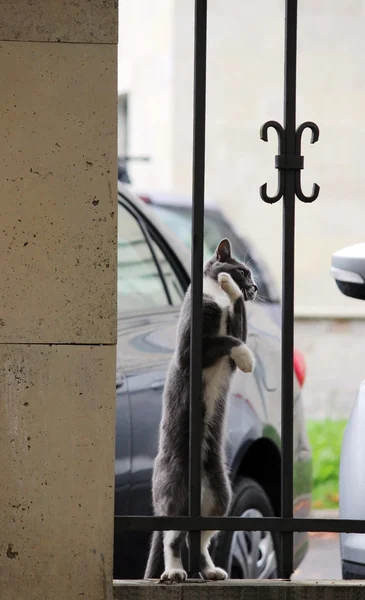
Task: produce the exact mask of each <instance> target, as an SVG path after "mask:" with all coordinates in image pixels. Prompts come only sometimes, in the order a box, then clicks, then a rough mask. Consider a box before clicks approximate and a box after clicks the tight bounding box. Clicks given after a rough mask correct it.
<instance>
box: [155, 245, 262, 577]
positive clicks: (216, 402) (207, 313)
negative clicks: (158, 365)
mask: <svg viewBox="0 0 365 600" xmlns="http://www.w3.org/2000/svg"><path fill="white" fill-rule="evenodd" d="M256 291H257V286H256V284H255V282H254V279H253V276H252V274H251V271H250V269H249V268H248V267H247V266H246V265H245V264H243V263H240V262H238V261H236V260H235V259H234V258H233V257H232V254H231V244H230V242H229V240H227V239H224V240H222V241H221V242H220V244H219V245H218V247H217V249H216V251H215V254H214V255H213V257H212V258H211V259H210V260H209V261H207V262H206V264H205V265H204V269H203V392H202V393H203V398H202V410H203V433H202V471H201V473H202V475H201V477H202V486H201V487H202V501H201V514H202V516H224V515H225V514H227V512H228V510H229V505H230V501H231V486H230V482H229V477H228V470H227V467H226V464H225V456H224V423H225V413H226V400H227V393H228V388H229V384H230V381H231V378H232V375H233V372H234V371H235V369H236V366H237V367H238V368H239V369H241V370H242V371H244V372H245V373H250V372H251V371H252V370H253V369H254V358H253V355H252V353H251V351H250V350H249V348H248V347H247V346H246V343H245V342H246V337H247V325H246V312H245V306H244V300H253V299H254V298H255V295H256ZM190 309H191V292H190V287H189V289H188V291H187V293H186V296H185V299H184V301H183V304H182V307H181V311H180V317H179V322H178V328H177V346H176V350H175V353H174V355H173V357H172V360H171V363H170V366H169V370H168V374H167V379H166V384H165V389H164V394H163V410H162V419H161V425H160V438H159V450H158V455H157V457H156V460H155V464H154V471H153V480H152V496H153V508H154V513H155V515H157V516H182V515H187V514H188V465H189V361H190ZM215 533H216V532H214V531H202V532H201V572H202V575H203V576H204V578H205V579H211V580H214V579H215V580H216V579H226V577H227V573H226V572H225V571H224V570H223V569H220V568H219V567H216V566H215V565H214V563H213V561H212V559H211V557H210V554H209V551H208V548H209V543H210V540H211V538H212V536H213V535H214V534H215ZM186 538H187V533H186V532H183V531H164V532H157V531H155V532H154V533H153V535H152V544H151V549H150V554H149V558H148V563H147V567H146V572H145V578H146V579H149V578H161V580H163V581H183V580H184V579H186V577H187V574H186V572H185V571H184V569H183V564H182V560H181V550H182V547H183V545H184V544H185V543H186ZM161 573H162V574H161Z"/></svg>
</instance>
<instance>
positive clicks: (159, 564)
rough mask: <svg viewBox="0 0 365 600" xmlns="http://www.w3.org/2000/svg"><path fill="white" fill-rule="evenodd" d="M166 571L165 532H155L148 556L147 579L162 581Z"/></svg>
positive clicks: (145, 576) (145, 575)
mask: <svg viewBox="0 0 365 600" xmlns="http://www.w3.org/2000/svg"><path fill="white" fill-rule="evenodd" d="M163 570H164V561H163V532H162V531H154V532H153V534H152V540H151V548H150V553H149V556H148V561H147V566H146V571H145V574H144V578H145V579H160V577H161V575H162V573H163Z"/></svg>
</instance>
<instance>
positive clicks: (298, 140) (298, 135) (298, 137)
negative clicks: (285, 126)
mask: <svg viewBox="0 0 365 600" xmlns="http://www.w3.org/2000/svg"><path fill="white" fill-rule="evenodd" d="M305 129H310V130H311V132H312V136H311V140H310V143H311V144H315V143H316V142H318V139H319V129H318V126H317V125H316V124H315V123H312V121H306V122H305V123H302V124H301V125H299V127H298V129H297V130H296V132H295V151H296V154H298V155H300V153H301V145H302V135H303V131H304V130H305ZM319 189H320V188H319V185H317V184H316V183H314V184H313V188H312V194H311V195H310V196H305V194H303V191H302V184H301V177H300V171H296V173H295V194H296V195H297V197H298V198H299V200H301V201H302V202H314V200H316V199H317V198H318V194H319Z"/></svg>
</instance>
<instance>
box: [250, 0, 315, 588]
mask: <svg viewBox="0 0 365 600" xmlns="http://www.w3.org/2000/svg"><path fill="white" fill-rule="evenodd" d="M297 21H298V0H285V67H284V126H282V125H280V123H277V122H276V121H268V122H267V123H265V124H264V126H263V127H262V129H261V139H263V140H264V141H265V142H266V141H267V134H268V130H269V129H270V127H271V128H273V129H275V131H276V133H277V136H278V145H279V154H278V155H277V156H276V157H275V167H276V168H277V169H278V171H279V177H278V190H277V192H276V194H275V196H269V195H268V193H267V184H266V183H265V184H264V185H263V186H261V188H260V195H261V198H262V199H263V200H264V201H265V202H269V203H270V204H273V203H274V202H278V200H280V198H283V250H282V265H283V279H282V309H281V310H282V325H281V511H280V516H281V517H282V518H283V519H291V518H293V428H294V425H293V412H294V393H293V390H294V373H293V371H294V369H293V362H294V361H293V346H294V262H295V258H294V251H295V196H297V197H298V198H299V200H301V201H302V202H313V201H314V200H315V199H316V198H317V196H318V194H319V187H318V185H317V184H314V186H313V190H312V194H311V195H310V196H305V194H304V193H303V191H302V188H301V177H300V171H301V169H303V167H304V158H303V156H302V155H301V141H302V135H303V131H304V130H305V129H307V128H309V129H310V130H311V131H312V139H311V142H312V144H314V143H315V142H316V141H317V140H318V137H319V129H318V127H317V125H315V123H312V122H310V121H307V122H305V123H303V124H302V125H300V126H299V127H298V129H296V87H297ZM279 573H280V577H281V578H283V579H290V577H291V575H292V573H293V532H289V531H287V532H281V533H280V561H279Z"/></svg>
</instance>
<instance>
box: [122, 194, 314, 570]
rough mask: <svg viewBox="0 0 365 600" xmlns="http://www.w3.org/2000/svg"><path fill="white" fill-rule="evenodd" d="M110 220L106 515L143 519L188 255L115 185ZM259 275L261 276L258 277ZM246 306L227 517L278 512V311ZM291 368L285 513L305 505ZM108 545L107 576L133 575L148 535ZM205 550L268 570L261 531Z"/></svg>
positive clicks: (304, 445)
mask: <svg viewBox="0 0 365 600" xmlns="http://www.w3.org/2000/svg"><path fill="white" fill-rule="evenodd" d="M118 222H119V225H118V311H119V319H118V352H117V425H116V460H115V514H120V515H126V514H130V515H149V514H151V474H152V467H153V461H154V458H155V456H156V452H157V439H158V426H159V422H160V416H161V401H162V390H163V386H164V381H165V375H166V369H167V366H168V363H169V360H170V357H171V354H172V352H173V349H174V345H175V336H176V323H177V319H178V314H179V308H180V303H181V300H182V298H183V296H184V293H185V290H186V288H187V286H188V285H189V271H190V256H189V252H188V251H187V249H186V248H185V247H184V246H183V245H182V244H180V243H179V242H178V240H177V239H176V236H174V235H173V234H172V233H171V231H170V230H169V229H167V228H166V227H165V226H164V225H163V224H162V223H161V222H160V221H159V220H158V219H157V218H155V216H154V215H153V212H152V210H151V209H150V208H149V207H148V206H146V204H145V203H143V202H142V201H141V200H140V199H138V198H137V197H136V196H134V194H132V193H131V192H130V191H129V190H128V189H127V188H125V187H124V186H122V185H120V186H119V217H118ZM261 277H262V279H263V280H265V274H264V273H262V274H261ZM266 279H267V278H266ZM247 311H248V324H249V339H248V344H249V346H250V348H251V350H252V351H253V352H254V354H255V357H256V369H255V372H254V373H253V374H252V375H249V376H247V375H246V376H242V374H241V373H240V372H237V373H236V374H235V376H234V379H233V382H232V386H231V389H230V398H229V402H230V406H229V413H228V421H227V441H228V443H227V457H228V461H229V465H230V470H231V479H232V482H233V485H234V489H235V496H234V501H233V504H232V509H231V513H232V514H234V515H242V516H260V515H263V516H270V515H279V510H280V462H281V456H280V318H279V314H280V307H279V304H278V302H277V298H273V301H270V299H269V300H268V301H267V302H266V303H265V304H255V303H248V304H247ZM296 356H297V360H300V359H298V354H296ZM295 372H296V375H297V377H296V378H295V400H294V402H295V408H294V411H295V441H294V443H295V447H294V452H295V467H294V468H295V471H294V487H295V489H294V495H295V500H294V514H295V516H304V517H305V516H308V514H309V511H310V503H311V452H310V448H309V445H308V440H307V435H306V431H305V423H304V419H303V406H302V399H301V385H302V383H303V379H302V377H301V375H300V372H301V371H300V368H299V367H298V366H297V367H296V368H295ZM294 540H295V546H294V563H295V566H297V565H298V564H299V562H300V561H301V560H302V558H303V556H304V555H305V552H306V549H307V543H308V538H307V534H304V533H301V534H296V535H295V538H294ZM114 542H115V544H114V577H115V578H123V579H126V578H141V577H142V576H143V571H144V567H145V563H146V560H147V555H148V549H149V534H144V533H134V534H132V533H128V534H123V536H121V535H120V536H117V535H116V536H115V540H114ZM214 554H215V557H216V561H217V564H218V565H219V566H221V567H223V568H225V569H226V570H227V571H228V572H229V575H230V577H235V578H242V577H243V578H272V577H275V576H276V575H277V539H276V537H275V535H273V534H271V533H269V532H266V533H260V532H247V533H246V532H238V533H233V534H232V532H231V533H228V532H227V533H221V534H220V535H219V537H218V539H217V542H216V543H215V548H214Z"/></svg>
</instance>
